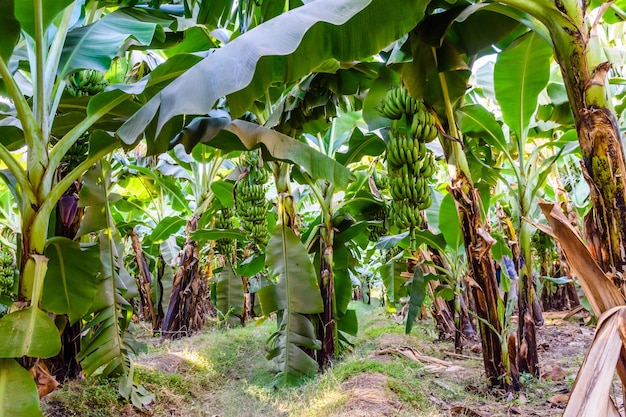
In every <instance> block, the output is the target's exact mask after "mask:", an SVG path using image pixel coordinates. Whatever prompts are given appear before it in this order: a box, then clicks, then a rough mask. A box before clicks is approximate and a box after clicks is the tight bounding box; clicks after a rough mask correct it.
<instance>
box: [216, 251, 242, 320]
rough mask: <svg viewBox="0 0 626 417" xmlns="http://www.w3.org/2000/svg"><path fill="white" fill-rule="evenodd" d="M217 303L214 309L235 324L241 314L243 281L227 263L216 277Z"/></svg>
mask: <svg viewBox="0 0 626 417" xmlns="http://www.w3.org/2000/svg"><path fill="white" fill-rule="evenodd" d="M215 291H216V293H217V294H216V296H217V303H216V307H217V309H218V310H219V311H220V313H222V314H223V315H224V316H226V317H227V319H228V321H229V322H231V323H232V324H236V323H237V322H238V321H239V319H238V317H241V314H242V313H243V306H244V293H243V281H242V280H241V277H239V276H237V274H236V273H235V270H234V269H233V266H232V265H231V264H230V263H228V264H227V265H225V266H224V268H223V269H222V272H220V274H219V276H218V277H217V283H216V286H215Z"/></svg>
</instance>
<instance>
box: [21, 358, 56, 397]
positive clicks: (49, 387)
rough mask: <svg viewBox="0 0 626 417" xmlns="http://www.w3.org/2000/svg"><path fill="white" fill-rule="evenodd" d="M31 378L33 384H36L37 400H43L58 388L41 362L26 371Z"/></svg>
mask: <svg viewBox="0 0 626 417" xmlns="http://www.w3.org/2000/svg"><path fill="white" fill-rule="evenodd" d="M28 371H29V372H30V374H31V375H32V376H33V379H34V380H35V383H36V384H37V391H38V392H39V398H43V397H45V396H46V395H48V394H50V393H51V392H52V391H54V390H55V389H57V388H58V386H59V385H61V384H59V383H58V381H57V380H56V379H55V378H54V377H53V376H52V375H50V371H48V367H47V366H46V365H44V364H43V363H42V362H38V363H37V364H36V365H34V366H33V367H32V368H30V369H29V370H28Z"/></svg>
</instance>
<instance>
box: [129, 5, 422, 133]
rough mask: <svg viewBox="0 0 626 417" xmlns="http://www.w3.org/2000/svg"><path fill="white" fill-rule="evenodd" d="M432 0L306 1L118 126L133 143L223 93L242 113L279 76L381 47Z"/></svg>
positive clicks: (202, 109)
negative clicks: (150, 131)
mask: <svg viewBox="0 0 626 417" xmlns="http://www.w3.org/2000/svg"><path fill="white" fill-rule="evenodd" d="M427 3H428V2H427V1H410V2H406V1H401V0H392V1H390V0H369V1H363V0H339V1H338V0H319V1H315V2H310V3H307V4H306V5H304V6H302V7H299V8H296V9H294V10H292V11H290V12H289V13H285V14H281V15H279V16H277V17H276V18H274V19H271V20H269V21H267V22H265V23H263V24H261V25H259V26H257V27H255V28H254V29H252V30H250V31H249V32H246V33H245V34H243V35H241V36H239V37H238V38H237V39H235V40H233V41H232V42H229V43H228V44H226V45H225V46H223V47H222V48H218V49H217V50H215V51H214V52H213V53H212V54H210V55H209V56H208V57H206V58H205V59H203V60H202V61H201V62H200V63H198V64H197V65H195V66H194V67H192V68H191V69H190V70H189V71H187V72H186V73H185V74H184V75H183V76H181V77H179V78H178V79H177V80H176V81H174V82H172V83H171V84H170V85H169V86H167V87H166V88H164V89H163V90H162V91H161V92H160V93H159V94H157V95H156V96H154V97H153V98H152V99H151V100H150V101H148V102H147V103H146V105H145V106H144V107H143V108H142V109H141V110H140V111H139V112H138V113H136V114H135V115H134V116H133V117H131V118H130V119H129V120H128V121H127V122H126V123H125V125H124V126H123V127H122V128H121V129H120V130H118V132H117V133H118V135H119V136H120V138H121V139H122V140H123V141H124V142H125V143H126V144H129V145H130V144H133V143H135V142H136V141H137V140H138V139H140V138H141V137H142V136H143V134H144V132H146V130H147V128H148V126H149V125H151V124H152V125H154V132H155V133H154V137H158V136H159V133H160V131H161V130H162V129H163V127H164V126H165V124H166V123H167V122H168V121H169V120H171V119H173V118H174V117H176V116H177V115H182V114H188V115H201V114H207V113H208V112H209V111H210V110H211V109H212V108H213V106H214V104H215V102H216V101H217V100H218V99H219V98H220V97H223V96H227V99H228V105H229V107H230V110H231V112H232V116H233V117H238V116H239V115H241V114H243V113H244V112H245V111H246V110H247V109H248V108H250V106H251V104H252V103H253V101H254V100H255V99H257V98H258V97H260V96H262V95H263V94H264V93H265V92H266V91H267V88H268V87H269V86H271V85H273V84H286V83H288V82H290V81H293V80H296V79H299V78H301V77H302V76H304V75H305V74H307V73H309V72H311V71H313V70H315V68H317V67H318V66H320V65H321V64H323V63H325V62H327V61H329V60H333V59H336V60H340V61H350V60H355V59H360V58H363V57H366V56H369V55H371V54H373V53H378V52H379V51H380V50H382V49H383V48H385V47H386V46H387V45H388V44H389V43H391V42H393V41H394V40H396V39H398V38H399V37H400V36H402V35H403V34H404V33H406V32H407V31H409V30H411V29H412V28H413V27H414V26H415V25H416V24H417V22H419V21H420V20H421V19H422V18H423V16H424V10H425V7H426V5H427ZM379 22H385V24H384V25H381V24H379ZM372 27H376V30H375V31H372ZM234 69H236V71H235V70H234ZM199 80H202V82H199Z"/></svg>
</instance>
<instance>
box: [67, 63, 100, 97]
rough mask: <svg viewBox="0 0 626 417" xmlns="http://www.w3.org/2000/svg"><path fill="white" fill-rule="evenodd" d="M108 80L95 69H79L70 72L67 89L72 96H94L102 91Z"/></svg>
mask: <svg viewBox="0 0 626 417" xmlns="http://www.w3.org/2000/svg"><path fill="white" fill-rule="evenodd" d="M107 85H109V81H108V80H107V79H106V78H104V74H103V73H102V72H100V71H97V70H90V69H86V70H81V71H76V72H73V73H71V74H70V75H69V76H68V77H67V85H66V86H65V91H67V92H68V93H69V94H70V95H71V96H72V97H84V96H95V95H96V94H98V93H101V92H103V91H104V89H105V88H106V87H107Z"/></svg>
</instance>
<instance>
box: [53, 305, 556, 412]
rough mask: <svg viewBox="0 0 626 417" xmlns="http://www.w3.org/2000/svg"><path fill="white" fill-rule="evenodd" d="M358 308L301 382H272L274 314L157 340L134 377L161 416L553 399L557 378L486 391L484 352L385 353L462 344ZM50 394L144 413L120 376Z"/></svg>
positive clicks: (71, 407)
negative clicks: (347, 333) (345, 344)
mask: <svg viewBox="0 0 626 417" xmlns="http://www.w3.org/2000/svg"><path fill="white" fill-rule="evenodd" d="M353 307H354V308H355V309H356V311H357V315H358V317H359V325H360V331H359V335H358V336H357V337H356V338H354V339H353V342H354V348H353V349H352V350H351V352H349V353H346V354H345V355H344V356H343V357H342V358H341V360H339V361H337V362H336V363H334V364H333V365H332V366H331V367H330V368H329V369H328V370H327V371H326V372H324V373H323V374H321V375H319V376H317V377H315V378H311V379H309V380H307V381H304V382H303V383H302V384H301V385H299V386H295V387H277V386H275V384H274V373H275V372H276V368H275V366H274V364H273V362H270V361H267V360H266V359H265V356H266V353H267V346H266V344H265V342H266V340H267V338H268V337H269V336H270V335H271V334H272V332H273V331H274V330H275V327H276V324H275V322H273V321H267V322H265V323H263V324H262V325H260V326H255V325H254V324H252V323H251V324H249V325H248V326H246V327H245V328H233V329H224V328H222V327H219V326H215V325H213V326H211V325H209V326H207V328H206V329H205V330H204V331H203V332H201V333H199V334H198V335H195V336H193V337H191V338H185V339H181V340H175V341H166V342H163V343H158V341H156V340H150V342H149V349H148V353H146V354H143V355H141V356H140V357H139V358H138V360H137V361H136V376H137V378H138V381H139V382H140V383H141V384H142V385H143V386H144V387H145V388H146V389H148V391H150V392H152V393H154V394H155V397H156V400H155V402H154V403H153V405H152V412H153V415H154V416H181V417H182V416H216V415H217V416H220V417H231V416H232V417H235V416H236V417H247V416H250V417H257V416H263V417H299V416H307V417H327V416H335V417H340V416H341V417H352V416H355V415H359V416H362V415H368V416H374V415H393V416H399V417H405V416H406V417H408V416H415V415H419V416H424V417H439V416H443V415H448V414H447V411H445V410H446V409H447V408H449V407H450V406H453V405H458V406H467V407H474V409H477V410H482V411H487V412H489V413H491V415H494V416H498V415H507V413H508V411H507V410H508V407H511V406H518V405H519V406H522V407H523V406H524V401H526V407H527V409H528V407H530V406H532V407H540V406H541V400H537V401H534V400H532V398H533V397H537V398H538V399H541V398H545V397H546V395H548V393H550V392H551V390H553V389H554V387H556V386H557V385H555V384H553V383H551V382H550V381H534V380H533V381H531V382H529V383H528V384H526V386H525V387H524V390H525V394H520V395H519V396H517V395H516V396H515V397H514V398H513V399H511V398H509V399H508V401H507V398H506V395H503V394H502V393H497V392H496V393H491V392H489V391H487V390H486V386H485V381H484V374H483V370H482V359H481V357H480V356H479V355H475V356H474V357H473V358H471V359H466V360H455V361H454V362H455V365H457V369H456V370H455V371H454V372H446V371H445V370H443V371H433V370H432V369H429V368H428V366H427V365H428V363H419V362H416V361H412V360H409V359H406V358H404V357H402V356H400V355H391V354H385V355H381V354H379V353H380V352H381V351H383V350H386V351H391V352H393V350H394V349H397V348H399V347H403V346H408V347H411V348H414V349H417V350H418V351H420V352H421V353H423V354H425V355H430V356H436V357H438V358H441V359H446V360H450V359H449V358H446V357H445V356H444V351H453V349H454V348H453V345H452V343H451V342H439V341H437V340H436V339H437V338H436V332H435V329H434V325H433V324H432V323H431V322H430V321H427V322H418V323H416V325H415V326H414V328H413V332H412V334H410V335H405V334H404V325H403V324H402V323H398V322H396V321H395V320H394V319H393V318H390V317H389V316H388V315H387V314H386V312H385V310H384V309H383V308H380V307H378V305H377V304H375V305H374V306H368V305H365V304H362V303H354V304H353ZM561 386H563V383H561ZM544 402H545V401H544ZM44 403H45V405H44V412H45V415H46V416H48V417H61V416H84V417H113V416H129V417H130V416H140V415H144V414H141V413H140V412H138V411H137V410H135V409H133V407H132V406H130V405H128V404H126V403H125V402H124V401H122V400H121V399H120V398H119V397H118V394H117V389H116V381H113V380H107V379H102V378H88V379H86V380H82V381H74V382H70V383H68V384H66V385H65V386H64V387H63V388H62V389H60V390H57V391H55V392H54V393H52V394H51V395H50V396H48V397H47V398H46V399H45V401H44ZM385 407H386V408H385ZM476 407H478V408H476ZM368 410H369V411H368ZM525 410H526V409H525ZM357 412H358V413H357ZM363 412H366V413H368V414H362V413H363ZM538 415H546V416H547V415H550V416H551V415H556V414H551V413H547V414H538Z"/></svg>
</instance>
